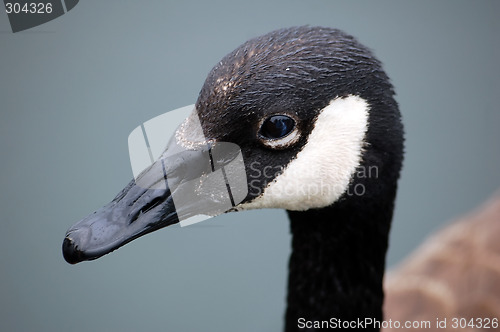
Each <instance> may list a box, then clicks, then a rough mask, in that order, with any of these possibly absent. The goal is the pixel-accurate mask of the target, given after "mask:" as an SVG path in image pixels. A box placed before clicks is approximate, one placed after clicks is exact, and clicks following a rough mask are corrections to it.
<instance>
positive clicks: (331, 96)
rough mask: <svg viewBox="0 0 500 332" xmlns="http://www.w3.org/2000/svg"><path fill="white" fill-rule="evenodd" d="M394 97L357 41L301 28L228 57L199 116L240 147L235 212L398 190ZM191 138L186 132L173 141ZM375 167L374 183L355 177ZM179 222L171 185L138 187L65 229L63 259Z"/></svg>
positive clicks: (217, 135) (206, 91)
mask: <svg viewBox="0 0 500 332" xmlns="http://www.w3.org/2000/svg"><path fill="white" fill-rule="evenodd" d="M393 95H394V92H393V89H392V86H391V84H390V82H389V80H388V78H387V76H386V74H385V73H384V71H383V70H382V68H381V65H380V63H379V62H378V61H377V60H376V59H375V58H374V57H373V55H372V54H371V52H370V51H369V50H368V49H366V48H365V47H363V46H362V45H360V44H359V43H358V42H357V41H356V40H355V39H354V38H353V37H351V36H349V35H347V34H345V33H343V32H341V31H339V30H336V29H331V28H319V27H295V28H289V29H282V30H277V31H274V32H271V33H269V34H266V35H264V36H261V37H258V38H255V39H252V40H250V41H248V42H246V43H244V44H243V45H241V46H240V47H238V48H237V49H236V50H234V51H233V52H231V53H230V54H228V55H227V56H225V57H224V58H223V59H222V60H221V61H220V62H219V63H218V64H217V65H216V66H215V67H214V68H213V69H212V71H211V72H210V73H209V75H208V77H207V79H206V81H205V84H204V85H203V87H202V89H201V92H200V95H199V98H198V100H197V102H196V113H197V116H198V118H199V120H200V123H201V127H202V129H203V134H204V136H205V137H206V138H208V139H209V140H211V141H215V142H217V141H224V142H232V143H236V144H237V145H238V146H239V147H240V148H241V152H242V154H243V159H244V162H245V166H246V175H247V181H248V195H247V196H246V198H245V199H244V200H243V202H241V203H240V204H239V205H237V206H236V207H235V209H234V210H239V209H250V208H263V207H272V208H285V209H288V210H308V209H313V208H323V207H327V206H330V205H332V204H336V202H338V201H342V200H346V199H355V198H351V197H349V196H348V195H347V193H348V190H349V189H353V188H354V187H355V186H356V185H357V184H360V183H362V184H363V185H364V186H365V191H366V192H367V193H366V194H367V195H368V196H370V195H371V196H373V197H376V196H377V195H379V194H381V193H383V191H384V190H385V188H393V189H394V190H395V186H396V181H397V178H398V177H399V170H400V168H401V162H402V150H403V130H402V125H401V121H400V114H399V111H398V107H397V104H396V102H395V100H394V98H393ZM190 135H191V133H189V132H182V130H181V131H178V132H177V133H176V138H177V139H181V140H182V139H184V140H189V139H190ZM185 161H186V160H184V162H185ZM369 167H374V168H372V169H373V170H374V169H375V168H376V169H377V178H376V179H373V178H367V177H359V176H358V177H357V176H356V171H359V170H363V169H364V170H365V171H368V170H369ZM170 169H175V165H170ZM162 176H163V175H162ZM167 177H168V174H167ZM306 185H307V186H306ZM309 185H311V187H310V188H309V187H308V186H309ZM305 186H306V187H307V188H304V187H305ZM311 190H314V192H312V191H311ZM152 202H154V204H153V203H152ZM138 211H139V212H140V213H138ZM131 216H133V217H131ZM132 219H133V220H132ZM176 222H177V220H176V216H175V209H174V208H173V204H172V202H171V193H170V192H169V190H166V191H152V190H149V191H148V190H137V189H135V188H134V185H133V183H132V184H130V185H129V187H127V188H125V189H124V191H123V192H122V193H121V194H120V195H119V196H117V198H115V200H114V201H113V202H111V203H110V204H108V205H107V206H106V207H104V208H103V209H102V210H99V211H97V212H96V213H95V214H93V215H90V216H89V217H87V218H86V219H84V220H82V221H81V222H80V223H78V224H76V225H75V226H73V227H72V228H71V229H70V230H69V231H68V234H67V238H66V239H65V242H64V246H63V249H64V250H63V251H64V254H65V258H66V260H68V262H71V263H75V262H78V261H81V260H86V259H94V258H97V257H99V256H102V255H103V254H106V253H108V252H110V251H112V250H114V249H116V248H117V247H119V246H121V245H123V244H125V243H127V242H128V241H130V240H132V239H134V238H136V237H139V236H141V235H143V234H146V233H148V232H151V231H154V230H156V229H158V228H161V227H164V226H168V225H170V224H172V223H176ZM107 225H109V227H108V226H107ZM96 227H98V229H96ZM127 229H130V231H127ZM79 234H84V235H85V236H84V237H81V236H79ZM117 234H118V235H117ZM99 237H101V238H99ZM94 238H96V240H95V241H93V240H92V239H94ZM93 242H95V243H94V244H93ZM93 245H94V248H91V247H92V246H93ZM96 246H97V247H98V248H97V249H96V248H95V247H96ZM88 253H91V254H88Z"/></svg>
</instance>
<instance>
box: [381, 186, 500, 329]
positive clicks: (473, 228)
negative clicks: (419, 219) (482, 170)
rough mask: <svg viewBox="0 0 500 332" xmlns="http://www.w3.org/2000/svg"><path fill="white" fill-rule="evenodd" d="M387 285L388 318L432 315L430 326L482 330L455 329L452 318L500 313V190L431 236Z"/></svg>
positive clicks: (388, 276)
mask: <svg viewBox="0 0 500 332" xmlns="http://www.w3.org/2000/svg"><path fill="white" fill-rule="evenodd" d="M384 288H385V294H386V297H385V303H384V313H385V320H386V321H387V320H389V319H392V321H400V322H404V321H415V320H419V321H420V320H426V321H430V322H431V327H432V328H431V329H430V330H429V329H427V331H432V330H436V331H457V330H459V331H478V330H480V329H479V328H472V327H468V328H466V329H453V328H452V326H451V325H452V319H453V318H466V319H467V320H470V319H471V318H474V319H476V318H490V319H493V318H496V319H500V192H497V193H496V195H494V197H493V198H492V199H491V200H490V201H489V202H487V203H486V204H484V205H483V206H482V207H480V208H479V209H478V210H477V211H475V212H474V213H473V214H471V215H469V216H467V217H464V218H462V219H460V220H458V221H457V222H454V223H452V224H451V225H449V226H447V227H445V228H444V229H443V230H441V231H440V232H438V233H437V234H435V235H433V236H431V237H430V238H429V239H428V240H426V242H424V244H422V245H421V246H420V248H418V249H417V250H416V251H415V252H414V253H413V254H412V255H411V256H410V257H409V258H408V259H407V260H406V261H405V262H404V263H403V264H401V265H400V266H399V267H398V268H397V269H396V270H394V271H391V272H389V273H387V274H386V276H385V281H384ZM445 318H446V320H447V328H446V329H438V328H437V327H436V319H439V320H444V319H445ZM393 330H394V331H395V330H396V329H390V328H387V329H384V330H383V331H385V332H389V331H393ZM489 330H490V331H495V330H500V328H497V329H495V328H490V329H489Z"/></svg>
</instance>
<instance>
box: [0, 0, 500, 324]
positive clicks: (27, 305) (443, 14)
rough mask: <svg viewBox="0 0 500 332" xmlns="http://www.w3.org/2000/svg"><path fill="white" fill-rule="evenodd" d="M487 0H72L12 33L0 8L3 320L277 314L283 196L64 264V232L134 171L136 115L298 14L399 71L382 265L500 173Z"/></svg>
mask: <svg viewBox="0 0 500 332" xmlns="http://www.w3.org/2000/svg"><path fill="white" fill-rule="evenodd" d="M499 13H500V2H498V1H480V2H479V1H455V0H453V1H439V2H435V1H419V2H418V3H417V2H413V3H410V2H402V1H396V0H395V1H376V2H375V1H316V0H313V1H275V2H271V1H245V2H242V1H198V2H195V1H176V2H173V1H170V2H169V1H97V0H82V1H81V2H80V3H79V4H78V5H77V6H76V7H75V8H74V9H73V10H72V11H70V12H69V13H67V14H65V15H63V16H62V17H60V18H58V19H56V20H54V21H51V22H49V23H47V24H45V25H42V26H39V27H37V28H34V29H31V30H28V31H26V32H21V33H16V34H12V33H11V32H10V27H9V25H8V20H7V15H6V14H4V13H0V50H1V51H0V112H1V113H0V153H1V154H0V155H1V163H0V167H1V172H0V188H1V190H0V195H1V196H0V212H1V216H0V269H1V270H0V330H1V331H63V330H68V331H239V332H245V331H248V332H255V331H279V330H281V329H282V324H283V323H282V322H283V313H284V309H285V288H286V278H287V261H288V255H289V252H290V235H289V229H288V222H287V218H286V215H285V212H284V211H280V210H261V211H251V212H244V213H239V214H227V215H223V216H220V217H217V218H215V219H213V220H211V221H209V222H205V223H201V224H199V225H197V226H192V227H187V228H179V227H170V228H166V229H163V230H160V231H158V232H156V233H153V234H150V235H147V236H146V237H143V238H141V239H139V240H136V241H134V242H132V243H130V244H128V245H126V246H125V247H123V248H121V249H120V250H118V251H117V252H114V253H112V254H110V255H107V256H105V257H103V258H101V259H99V260H97V261H93V262H85V263H81V264H78V265H76V266H71V265H68V264H67V263H66V262H65V261H64V260H63V258H62V254H61V243H62V240H63V237H64V234H65V231H66V229H67V228H68V227H69V226H71V225H72V224H73V223H75V222H76V221H78V220H79V219H80V218H82V217H84V216H85V215H87V214H88V213H91V212H92V211H94V210H95V209H97V208H99V207H101V206H102V205H104V204H105V203H107V202H108V201H109V200H111V199H112V198H113V197H114V196H115V194H116V193H117V192H118V191H119V190H121V189H122V187H123V186H124V185H125V184H126V183H128V181H129V180H130V179H131V178H132V172H131V169H130V165H129V159H128V158H129V157H128V150H127V137H128V134H129V133H130V131H131V130H132V129H134V128H135V127H136V126H137V125H139V124H140V123H142V122H144V121H145V120H149V119H150V118H152V117H154V116H156V115H159V114H162V113H164V112H166V111H168V110H172V109H175V108H178V107H181V106H185V105H188V104H191V103H194V101H195V100H196V98H197V95H198V92H199V89H200V88H201V86H202V84H203V81H204V79H205V77H206V75H207V73H208V71H209V70H210V69H211V68H212V66H213V65H214V64H215V63H217V61H219V59H220V58H221V57H223V56H224V55H225V54H226V53H228V52H230V51H231V50H233V49H234V48H236V47H237V46H238V45H240V44H241V43H243V42H244V41H246V40H247V39H249V38H251V37H254V36H257V35H260V34H263V33H266V32H269V31H271V30H274V29H277V28H282V27H288V26H294V25H304V24H309V25H322V26H329V27H337V28H341V29H343V30H345V31H346V32H348V33H350V34H352V35H354V36H356V37H357V38H358V39H359V40H360V41H361V42H362V43H364V44H366V45H367V46H369V47H370V48H371V49H373V50H374V52H375V54H376V55H377V56H378V58H379V59H381V61H382V62H383V63H384V64H385V69H386V71H387V72H388V74H389V76H390V77H391V78H392V81H393V83H394V85H395V87H396V91H397V94H398V95H397V100H398V101H399V103H400V107H401V111H402V113H403V117H404V123H405V126H406V132H407V142H406V150H407V153H406V159H405V166H404V171H403V174H402V179H401V182H400V191H399V196H398V200H397V208H396V213H395V219H394V223H393V231H392V235H391V244H390V252H389V256H388V259H389V265H390V266H394V265H395V264H397V263H398V262H399V261H401V260H402V259H403V258H404V257H405V256H406V255H407V254H408V253H409V252H411V250H413V249H414V248H415V247H416V246H418V244H419V243H420V242H422V240H423V239H424V238H425V237H426V235H428V234H430V233H432V232H433V231H435V230H437V229H439V228H440V227H442V225H444V224H445V223H447V222H449V221H450V220H452V219H454V218H455V217H457V216H460V215H462V214H464V213H466V212H468V211H470V210H471V209H473V208H475V207H476V206H478V204H480V203H481V202H483V201H484V200H486V199H487V198H488V197H489V196H490V195H491V194H492V193H493V192H494V191H495V190H496V189H497V188H498V187H500V176H499V174H498V170H499V169H500V153H499V152H500V148H499V143H500V130H499V129H498V128H499V125H500V110H499V106H498V100H499V99H498V96H499V92H500V85H499V77H500V66H499V65H498V59H500V43H499V41H500V20H499V19H498V14H499Z"/></svg>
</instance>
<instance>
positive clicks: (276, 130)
mask: <svg viewBox="0 0 500 332" xmlns="http://www.w3.org/2000/svg"><path fill="white" fill-rule="evenodd" d="M294 127H295V121H293V119H292V118H290V117H288V116H286V115H273V116H271V117H269V118H267V119H266V120H265V121H264V123H263V124H262V127H261V128H260V134H261V136H263V137H265V138H268V139H277V138H282V137H285V136H286V135H288V134H289V133H290V132H291V131H292V130H293V128H294Z"/></svg>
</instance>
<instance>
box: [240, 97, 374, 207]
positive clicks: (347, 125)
mask: <svg viewBox="0 0 500 332" xmlns="http://www.w3.org/2000/svg"><path fill="white" fill-rule="evenodd" d="M368 110H369V106H368V103H367V102H366V101H365V100H364V99H362V98H361V97H358V96H352V95H350V96H348V97H344V98H337V99H334V100H333V101H332V102H331V103H330V104H329V105H328V106H327V107H325V108H324V109H323V110H322V111H321V112H320V114H319V116H318V118H317V120H316V122H315V124H314V128H313V130H312V132H311V133H310V134H309V137H308V140H307V143H306V145H305V146H304V147H303V148H302V150H301V151H300V152H299V153H298V154H297V156H296V158H295V159H293V160H292V161H291V162H290V163H289V164H288V165H287V166H286V168H285V169H284V170H283V172H282V173H281V174H280V175H278V176H277V177H276V178H275V179H274V180H273V181H272V182H270V183H269V184H268V185H267V187H266V188H264V190H263V192H262V194H261V195H260V196H258V197H257V198H256V199H254V200H253V201H251V202H248V203H245V204H242V205H240V206H239V207H238V210H240V209H241V210H246V209H261V208H280V209H287V210H295V211H303V210H308V209H312V208H321V207H325V206H328V205H331V204H332V203H334V202H335V201H336V200H338V199H339V198H340V196H342V194H343V193H344V192H345V191H346V190H347V188H348V186H349V183H350V181H351V179H352V177H353V175H354V173H355V171H356V168H357V167H358V166H359V165H360V162H361V158H362V152H363V148H364V146H365V142H364V139H365V134H366V131H367V129H368Z"/></svg>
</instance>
